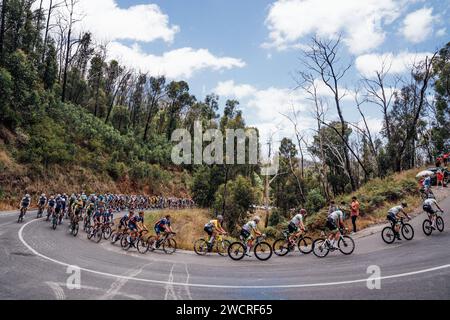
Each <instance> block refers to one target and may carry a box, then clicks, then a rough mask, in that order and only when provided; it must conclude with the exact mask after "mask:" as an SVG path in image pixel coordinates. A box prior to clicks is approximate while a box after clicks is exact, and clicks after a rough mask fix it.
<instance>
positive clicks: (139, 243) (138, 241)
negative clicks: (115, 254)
mask: <svg viewBox="0 0 450 320" xmlns="http://www.w3.org/2000/svg"><path fill="white" fill-rule="evenodd" d="M144 233H148V230H145V229H144V230H141V231H139V232H138V236H137V237H133V236H131V235H130V240H131V241H129V240H128V236H125V237H122V239H121V240H120V245H121V246H122V249H123V250H125V251H128V250H129V249H130V248H131V247H135V248H136V249H137V251H138V252H139V253H141V254H144V253H147V251H148V250H149V248H148V240H147V241H146V240H144Z"/></svg>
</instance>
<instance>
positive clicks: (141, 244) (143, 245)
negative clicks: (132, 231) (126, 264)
mask: <svg viewBox="0 0 450 320" xmlns="http://www.w3.org/2000/svg"><path fill="white" fill-rule="evenodd" d="M136 248H137V251H139V253H142V254H145V253H147V251H148V242H147V241H145V240H144V238H140V239H139V240H138V241H137V244H136Z"/></svg>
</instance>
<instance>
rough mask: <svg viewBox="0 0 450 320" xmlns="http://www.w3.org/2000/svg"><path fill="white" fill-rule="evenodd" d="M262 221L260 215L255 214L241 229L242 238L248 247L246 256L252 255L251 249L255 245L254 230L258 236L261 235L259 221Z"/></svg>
mask: <svg viewBox="0 0 450 320" xmlns="http://www.w3.org/2000/svg"><path fill="white" fill-rule="evenodd" d="M260 221H261V218H260V217H259V216H255V217H254V218H253V219H252V220H250V221H249V222H247V223H246V224H244V226H243V227H242V230H241V235H240V238H241V239H242V241H244V244H245V246H246V247H247V252H246V253H245V255H246V256H248V257H251V255H250V250H251V248H252V247H253V242H252V238H253V237H252V231H253V232H254V233H255V235H256V236H261V235H262V234H261V232H259V230H258V223H259V222H260Z"/></svg>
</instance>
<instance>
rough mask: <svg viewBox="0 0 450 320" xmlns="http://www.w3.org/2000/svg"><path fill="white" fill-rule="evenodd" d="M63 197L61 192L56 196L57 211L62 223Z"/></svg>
mask: <svg viewBox="0 0 450 320" xmlns="http://www.w3.org/2000/svg"><path fill="white" fill-rule="evenodd" d="M63 201H64V200H63V198H62V197H61V195H60V194H58V196H57V197H56V206H55V213H56V215H57V216H58V217H59V224H61V221H62V217H63V214H64V212H63Z"/></svg>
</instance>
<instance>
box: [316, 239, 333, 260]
mask: <svg viewBox="0 0 450 320" xmlns="http://www.w3.org/2000/svg"><path fill="white" fill-rule="evenodd" d="M329 252H330V249H329V248H328V245H327V244H326V240H325V239H316V240H315V241H314V242H313V253H314V255H315V256H316V257H318V258H325V257H326V256H327V255H328V253H329Z"/></svg>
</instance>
